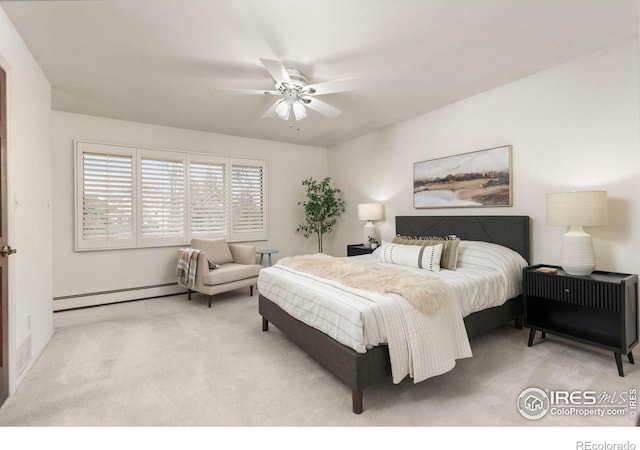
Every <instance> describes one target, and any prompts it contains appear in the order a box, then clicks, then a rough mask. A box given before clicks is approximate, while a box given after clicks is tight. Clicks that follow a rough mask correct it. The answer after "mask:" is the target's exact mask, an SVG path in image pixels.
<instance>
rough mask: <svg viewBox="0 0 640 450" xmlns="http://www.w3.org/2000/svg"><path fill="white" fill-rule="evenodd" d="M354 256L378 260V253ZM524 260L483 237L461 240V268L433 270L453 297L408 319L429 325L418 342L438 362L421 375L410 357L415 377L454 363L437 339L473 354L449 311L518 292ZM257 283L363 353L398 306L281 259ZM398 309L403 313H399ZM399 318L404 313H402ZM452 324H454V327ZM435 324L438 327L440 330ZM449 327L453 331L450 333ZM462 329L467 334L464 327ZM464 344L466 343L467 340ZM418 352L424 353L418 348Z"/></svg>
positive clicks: (380, 339) (381, 339) (462, 311)
mask: <svg viewBox="0 0 640 450" xmlns="http://www.w3.org/2000/svg"><path fill="white" fill-rule="evenodd" d="M353 258H358V259H363V260H369V261H376V260H377V256H376V255H375V254H373V255H361V256H358V257H353ZM381 264H382V263H381ZM383 265H385V264H383ZM526 265H527V263H526V261H525V260H524V259H523V258H522V257H521V256H520V255H518V254H517V253H515V252H513V251H511V250H509V249H507V248H505V247H500V246H497V245H495V244H488V243H484V242H472V241H461V242H460V246H459V253H458V268H457V270H455V271H450V270H446V269H443V270H441V271H440V272H429V274H437V275H438V276H440V277H442V279H443V280H445V282H446V283H447V285H448V286H449V288H450V292H451V299H450V304H449V305H448V306H447V308H445V309H443V310H442V311H439V312H438V313H437V314H435V315H434V316H433V317H431V318H426V319H423V318H420V317H419V318H418V319H417V321H418V322H424V320H426V321H427V323H422V324H421V326H420V327H417V325H418V324H417V323H414V322H416V320H414V319H411V320H410V321H409V322H410V323H413V327H414V328H415V330H414V331H417V332H420V333H423V331H424V330H422V328H425V327H426V328H428V329H429V330H432V331H429V333H430V336H428V337H429V339H426V338H424V339H423V340H425V341H427V342H423V343H422V344H419V345H414V346H419V347H421V348H422V347H424V348H422V350H425V351H426V350H428V351H431V352H433V354H434V358H435V359H434V361H431V363H435V364H431V365H432V366H433V369H432V370H431V369H430V370H429V371H427V372H424V371H422V372H420V373H419V374H418V376H417V377H416V373H414V369H415V368H414V367H413V366H412V364H411V362H408V363H407V364H408V367H407V368H406V369H407V371H408V373H409V375H411V376H412V377H413V378H414V379H415V380H414V381H416V382H417V381H421V379H425V378H426V377H428V376H433V375H436V374H439V373H443V372H446V371H447V370H450V369H451V368H452V367H453V364H454V363H455V362H453V363H452V362H451V358H438V351H439V350H438V349H436V344H437V346H440V347H442V346H444V349H445V350H446V351H445V352H444V354H445V355H454V354H455V355H459V356H458V357H465V355H466V356H471V353H470V349H469V350H468V352H467V349H466V348H464V343H463V342H461V339H460V336H459V335H460V333H461V331H460V330H459V329H458V328H459V326H458V324H460V323H462V321H461V320H457V321H456V320H453V319H452V318H451V317H449V316H450V315H451V314H454V315H459V316H460V319H461V318H462V317H466V316H467V315H469V314H471V313H473V312H476V311H480V310H482V309H486V308H490V307H493V306H499V305H501V304H503V303H504V302H505V301H506V300H508V299H509V298H512V297H515V296H517V295H518V294H519V293H520V285H521V278H522V268H523V267H526ZM394 267H402V268H404V269H406V270H412V271H417V272H420V271H421V270H423V269H417V268H410V267H405V266H398V265H394ZM258 289H259V291H260V293H261V294H263V295H264V296H266V297H267V298H269V299H270V300H271V301H273V302H274V303H276V304H277V305H278V306H280V307H281V308H282V309H283V310H285V311H286V312H287V313H289V314H290V315H291V316H293V317H295V318H297V319H298V320H300V321H302V322H304V323H306V324H307V325H310V326H312V327H313V328H316V329H318V330H320V331H322V332H323V333H325V334H327V335H329V336H330V337H332V338H333V339H335V340H336V341H338V342H340V343H342V344H343V345H346V346H348V347H350V348H352V349H354V350H355V351H357V352H359V353H364V352H366V349H367V348H370V347H372V346H376V345H380V344H385V343H387V342H388V336H387V329H386V327H385V319H384V317H385V316H386V317H387V321H388V322H389V321H390V319H389V317H391V316H390V315H389V314H390V313H389V309H393V308H394V307H393V306H389V305H390V303H389V299H388V298H387V299H385V298H384V297H389V296H384V295H380V294H375V293H372V292H370V291H364V290H358V289H352V288H347V287H345V286H342V285H340V284H338V283H335V282H331V281H328V280H324V279H320V278H317V277H315V276H313V275H310V274H306V273H301V272H295V271H292V270H290V269H287V268H284V267H281V266H278V265H275V266H272V267H269V268H265V269H263V270H261V271H260V276H259V278H258ZM381 305H386V308H387V309H386V310H385V311H384V312H383V310H382V308H383V307H382V306H381ZM398 314H399V315H401V313H398ZM456 319H457V318H456ZM398 320H400V321H402V320H403V319H401V318H398ZM406 323H407V322H405V325H406ZM416 327H417V328H416ZM449 328H453V331H452V330H450V329H449ZM395 329H397V327H396V328H394V330H395ZM436 330H439V331H437V332H436ZM409 332H411V333H413V332H412V331H409ZM394 333H395V331H394ZM438 333H439V334H438ZM443 333H444V334H443ZM447 333H449V334H451V333H453V334H452V335H450V336H446V334H447ZM462 333H464V338H465V339H466V332H464V327H463V329H462ZM393 338H394V339H396V338H397V336H395V334H394V336H393ZM451 341H453V342H451ZM466 344H467V346H468V340H466ZM452 346H453V347H456V346H457V347H456V348H453V347H452ZM466 353H468V354H466ZM419 354H422V353H421V352H419ZM403 377H404V376H402V377H401V376H400V370H396V371H394V382H399V381H400V379H401V378H403Z"/></svg>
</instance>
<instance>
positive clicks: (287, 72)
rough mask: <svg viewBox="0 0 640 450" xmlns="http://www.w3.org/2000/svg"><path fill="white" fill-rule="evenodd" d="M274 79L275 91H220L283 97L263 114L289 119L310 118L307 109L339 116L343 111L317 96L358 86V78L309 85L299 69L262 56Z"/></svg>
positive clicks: (219, 91)
mask: <svg viewBox="0 0 640 450" xmlns="http://www.w3.org/2000/svg"><path fill="white" fill-rule="evenodd" d="M260 61H261V62H262V64H263V65H264V66H265V68H266V69H267V71H268V72H269V74H270V75H271V77H272V78H273V80H274V81H275V90H261V89H234V88H216V92H217V93H219V94H257V95H274V96H278V97H282V98H280V99H278V100H276V101H275V103H274V104H273V105H271V107H270V108H269V109H268V110H267V111H266V112H265V113H264V115H263V116H262V117H278V118H280V119H283V120H289V119H290V118H291V117H293V118H295V120H302V119H304V118H305V117H307V112H306V108H309V109H312V110H314V111H317V112H319V113H320V114H323V115H325V116H327V117H331V118H333V117H337V116H339V115H340V114H342V111H340V110H339V109H337V108H335V107H333V106H331V105H329V104H328V103H325V102H323V101H321V100H319V99H318V98H316V96H318V95H325V94H334V93H337V92H345V91H350V90H353V89H356V88H357V87H358V80H357V78H344V79H340V80H333V81H326V82H323V83H312V84H309V80H308V79H307V77H305V76H304V75H303V74H302V72H300V71H299V70H298V69H294V68H287V67H285V66H284V65H283V64H282V63H281V62H280V61H276V60H273V59H262V58H261V59H260Z"/></svg>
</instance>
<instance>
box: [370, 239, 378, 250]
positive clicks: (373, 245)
mask: <svg viewBox="0 0 640 450" xmlns="http://www.w3.org/2000/svg"><path fill="white" fill-rule="evenodd" d="M369 245H370V246H371V250H375V249H376V248H378V240H377V239H376V238H374V237H373V236H369Z"/></svg>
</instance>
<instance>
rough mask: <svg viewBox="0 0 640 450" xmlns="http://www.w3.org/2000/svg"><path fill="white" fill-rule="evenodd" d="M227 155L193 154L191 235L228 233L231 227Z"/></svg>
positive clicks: (190, 177)
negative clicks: (229, 219)
mask: <svg viewBox="0 0 640 450" xmlns="http://www.w3.org/2000/svg"><path fill="white" fill-rule="evenodd" d="M227 172H228V170H227V158H220V157H213V156H206V155H197V156H196V155H190V156H189V223H190V230H189V231H190V233H191V237H197V238H207V237H220V236H223V237H226V235H227V230H228V226H227V224H228V214H227V210H228V200H227V197H228V190H227Z"/></svg>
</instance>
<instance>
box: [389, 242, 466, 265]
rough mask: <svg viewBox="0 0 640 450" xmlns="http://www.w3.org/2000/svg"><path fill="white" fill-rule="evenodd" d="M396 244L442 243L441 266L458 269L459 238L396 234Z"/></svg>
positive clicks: (422, 244) (423, 244)
mask: <svg viewBox="0 0 640 450" xmlns="http://www.w3.org/2000/svg"><path fill="white" fill-rule="evenodd" d="M391 242H393V243H394V244H404V245H421V246H425V245H438V244H442V256H440V267H441V268H443V269H449V270H456V265H457V263H458V245H460V239H458V238H444V237H442V238H441V237H437V236H425V237H424V238H418V237H411V236H396V237H394V238H393V240H392V241H391Z"/></svg>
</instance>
